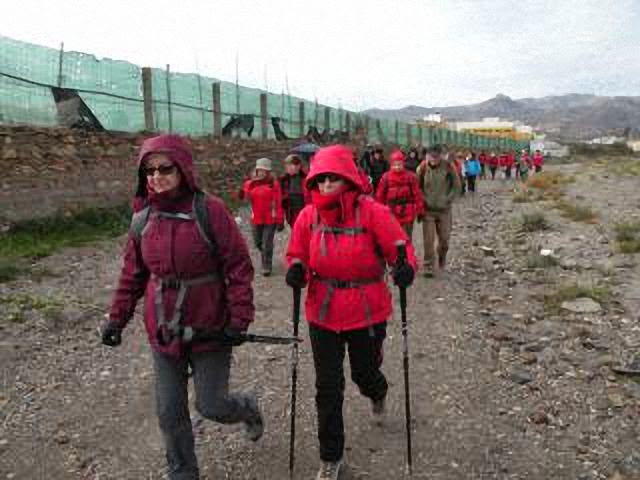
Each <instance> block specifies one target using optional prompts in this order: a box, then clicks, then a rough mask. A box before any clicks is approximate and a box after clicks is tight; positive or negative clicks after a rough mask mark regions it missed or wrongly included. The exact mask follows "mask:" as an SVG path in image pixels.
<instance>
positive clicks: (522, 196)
mask: <svg viewBox="0 0 640 480" xmlns="http://www.w3.org/2000/svg"><path fill="white" fill-rule="evenodd" d="M512 200H513V202H514V203H529V202H533V201H534V200H535V199H534V197H533V193H532V192H531V191H530V190H520V191H517V192H516V193H514V194H513V198H512Z"/></svg>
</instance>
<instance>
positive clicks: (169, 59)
mask: <svg viewBox="0 0 640 480" xmlns="http://www.w3.org/2000/svg"><path fill="white" fill-rule="evenodd" d="M2 6H3V7H4V8H3V14H2V17H3V22H2V27H1V30H0V34H2V35H6V36H9V37H13V38H15V39H18V40H24V41H29V42H33V43H38V44H43V45H47V46H51V47H55V48H58V47H59V45H60V42H61V41H64V43H65V50H76V51H82V52H87V53H93V54H95V55H97V56H98V57H109V58H113V59H123V60H128V61H131V62H133V63H137V64H139V65H142V66H154V67H162V68H164V66H165V65H166V64H167V63H169V64H171V69H172V71H182V72H195V71H196V70H198V71H199V72H200V73H201V74H203V75H208V76H212V77H215V78H219V79H221V80H227V81H235V64H236V60H235V59H236V53H237V54H238V57H239V77H240V83H241V84H243V85H246V86H253V87H258V88H265V85H267V86H268V88H269V90H270V91H272V92H275V93H280V92H281V91H282V90H283V89H285V72H286V73H288V78H289V90H290V93H291V94H292V95H296V96H300V97H303V98H307V99H310V100H314V98H316V97H317V99H318V101H319V102H320V103H324V104H328V105H332V106H339V105H341V106H343V107H344V108H348V109H353V110H362V109H366V108H372V107H380V108H399V107H403V106H406V105H421V106H427V107H429V106H448V105H460V104H467V103H475V102H480V101H483V100H486V99H488V98H491V97H493V96H495V95H496V94H497V93H503V94H506V95H509V96H511V97H512V98H522V97H539V96H545V95H559V94H564V93H595V94H599V95H640V0H608V1H607V0H416V1H414V0H322V1H318V2H306V1H300V0H271V1H262V2H258V1H242V0H188V1H187V0H183V1H178V0H135V1H130V0H117V1H116V0H100V1H95V0H75V1H74V0H56V1H42V0H20V1H13V0H3V1H2ZM196 66H197V69H196ZM0 68H1V66H0ZM285 92H286V89H285Z"/></svg>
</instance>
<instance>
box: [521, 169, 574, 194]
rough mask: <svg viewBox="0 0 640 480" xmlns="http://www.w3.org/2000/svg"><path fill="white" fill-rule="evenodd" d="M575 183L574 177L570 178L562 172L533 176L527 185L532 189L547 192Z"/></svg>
mask: <svg viewBox="0 0 640 480" xmlns="http://www.w3.org/2000/svg"><path fill="white" fill-rule="evenodd" d="M574 181H575V178H574V177H570V176H568V175H565V174H564V173H561V172H542V173H538V174H535V175H533V176H531V177H530V178H529V179H528V180H527V185H529V187H531V188H537V189H539V190H545V191H546V190H554V189H557V188H558V187H561V186H563V185H567V184H569V183H572V182H574Z"/></svg>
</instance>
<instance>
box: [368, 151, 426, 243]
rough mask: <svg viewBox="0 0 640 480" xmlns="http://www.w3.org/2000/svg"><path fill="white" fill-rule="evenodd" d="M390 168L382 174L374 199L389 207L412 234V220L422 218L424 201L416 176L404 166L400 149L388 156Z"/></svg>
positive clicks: (408, 233)
mask: <svg viewBox="0 0 640 480" xmlns="http://www.w3.org/2000/svg"><path fill="white" fill-rule="evenodd" d="M389 160H390V165H391V168H390V170H389V171H388V172H387V173H385V174H384V175H383V176H382V180H380V183H379V184H378V191H377V192H376V200H377V201H378V202H380V203H382V204H383V205H387V206H388V207H389V208H390V209H391V213H393V215H394V216H395V217H396V219H397V220H398V222H400V225H401V226H402V228H403V229H404V231H405V232H407V236H408V237H409V239H411V238H412V236H413V222H414V221H415V220H416V218H420V219H422V217H423V215H424V203H423V201H422V194H421V193H420V187H419V186H418V177H417V176H416V174H415V173H413V172H412V171H410V170H407V169H406V168H405V156H404V153H402V151H400V150H396V151H394V152H392V153H391V156H390V157H389Z"/></svg>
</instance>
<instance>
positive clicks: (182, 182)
mask: <svg viewBox="0 0 640 480" xmlns="http://www.w3.org/2000/svg"><path fill="white" fill-rule="evenodd" d="M134 209H138V212H136V213H134V218H133V220H132V226H131V229H130V231H129V237H128V239H127V243H126V246H125V251H124V256H123V267H122V271H121V273H120V279H119V282H118V287H117V289H116V291H115V294H114V297H113V302H112V306H111V311H110V313H109V319H108V321H107V322H106V323H105V325H103V327H102V342H103V343H104V344H105V345H108V346H112V347H115V346H117V345H119V344H120V342H121V332H122V330H123V329H124V328H125V326H126V325H127V323H128V322H129V320H131V318H132V317H133V314H134V310H135V307H136V304H137V302H138V300H139V299H140V298H141V297H142V296H144V297H145V301H144V324H145V328H146V331H147V336H148V339H149V343H150V345H151V349H152V355H153V363H154V369H155V373H156V378H155V387H156V407H157V414H158V419H159V423H160V430H161V431H162V434H163V438H164V441H165V447H166V457H167V461H168V464H169V470H170V474H169V475H170V476H169V478H171V479H197V478H198V475H199V474H198V464H197V460H196V456H195V452H194V440H193V432H192V425H191V420H190V414H189V408H188V396H187V382H188V370H189V368H191V371H192V374H193V382H194V387H195V394H196V409H197V410H198V411H199V413H200V414H201V415H202V416H203V417H205V418H208V419H210V420H213V421H216V422H219V423H238V422H243V423H244V424H245V427H246V433H247V437H248V438H249V439H251V440H254V441H256V440H258V439H259V438H260V436H261V435H262V431H263V422H262V416H261V414H260V410H259V408H258V405H257V400H256V398H255V397H253V396H249V395H244V394H231V393H229V392H228V380H229V365H230V358H231V345H234V344H238V343H239V339H240V336H241V335H242V333H243V332H245V331H246V329H247V327H248V326H249V324H250V323H251V322H252V321H253V318H254V307H253V290H252V287H251V282H252V280H253V267H252V265H251V259H250V257H249V252H248V249H247V245H246V243H245V241H244V239H243V237H242V235H241V233H240V231H239V229H238V227H237V226H236V223H235V221H234V219H233V218H232V217H231V215H230V214H229V213H228V212H227V210H226V208H225V206H224V204H223V203H222V201H221V200H219V199H218V198H216V197H213V196H211V195H207V194H205V193H204V192H203V191H202V190H201V189H200V188H199V187H198V185H197V184H196V181H195V177H194V172H193V159H192V153H191V147H190V145H189V143H188V142H187V141H186V140H185V139H183V138H181V137H179V136H177V135H160V136H157V137H154V138H150V139H148V140H146V141H145V142H144V143H143V145H142V148H141V150H140V155H139V158H138V186H137V191H136V198H135V199H134ZM207 334H221V335H222V338H223V339H224V341H223V342H222V343H220V341H217V342H214V341H211V340H204V341H200V340H199V338H203V337H205V336H206V335H207ZM209 336H210V335H209Z"/></svg>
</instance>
